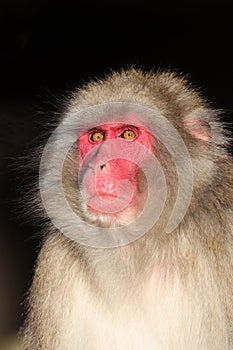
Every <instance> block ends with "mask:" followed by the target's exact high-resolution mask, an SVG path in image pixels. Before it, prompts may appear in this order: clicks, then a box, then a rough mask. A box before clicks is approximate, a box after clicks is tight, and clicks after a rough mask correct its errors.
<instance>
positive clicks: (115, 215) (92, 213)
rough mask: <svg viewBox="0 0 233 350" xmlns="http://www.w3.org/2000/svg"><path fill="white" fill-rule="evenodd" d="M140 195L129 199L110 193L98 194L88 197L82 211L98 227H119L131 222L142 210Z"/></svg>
mask: <svg viewBox="0 0 233 350" xmlns="http://www.w3.org/2000/svg"><path fill="white" fill-rule="evenodd" d="M141 197H142V196H137V197H136V196H134V197H132V198H131V200H130V201H126V200H125V199H123V198H118V197H115V196H111V195H106V194H105V195H98V196H94V197H92V198H90V199H89V201H88V202H87V203H86V205H85V208H84V211H85V213H86V216H87V217H88V218H89V219H90V220H91V222H92V223H94V224H95V225H97V226H99V227H120V226H127V225H129V224H130V223H132V222H133V221H134V220H136V219H137V217H138V216H139V215H140V213H141V212H142V210H143V202H144V201H143V200H141Z"/></svg>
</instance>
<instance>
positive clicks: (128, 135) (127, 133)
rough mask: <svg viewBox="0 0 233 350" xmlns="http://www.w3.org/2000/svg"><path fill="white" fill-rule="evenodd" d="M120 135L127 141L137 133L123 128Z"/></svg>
mask: <svg viewBox="0 0 233 350" xmlns="http://www.w3.org/2000/svg"><path fill="white" fill-rule="evenodd" d="M121 137H122V138H123V139H125V140H127V141H131V140H133V139H135V137H137V134H136V132H135V131H133V130H130V129H127V130H124V131H123V133H122V134H121Z"/></svg>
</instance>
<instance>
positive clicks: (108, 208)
mask: <svg viewBox="0 0 233 350" xmlns="http://www.w3.org/2000/svg"><path fill="white" fill-rule="evenodd" d="M131 201H132V198H126V197H125V198H123V197H120V196H117V195H114V194H107V193H100V194H97V195H95V196H92V197H90V198H89V200H88V202H87V206H88V209H89V210H90V212H92V213H102V214H109V215H114V214H117V213H120V212H122V211H124V210H125V209H126V208H128V206H129V204H130V203H131Z"/></svg>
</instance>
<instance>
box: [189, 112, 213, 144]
mask: <svg viewBox="0 0 233 350" xmlns="http://www.w3.org/2000/svg"><path fill="white" fill-rule="evenodd" d="M184 127H185V130H186V131H187V132H188V133H189V134H190V135H192V136H193V137H195V138H196V139H198V140H201V141H203V142H205V143H208V144H209V143H210V139H211V132H210V125H209V124H208V123H207V122H206V121H203V120H200V119H196V118H192V117H188V118H185V120H184Z"/></svg>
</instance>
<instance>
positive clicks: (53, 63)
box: [0, 0, 233, 340]
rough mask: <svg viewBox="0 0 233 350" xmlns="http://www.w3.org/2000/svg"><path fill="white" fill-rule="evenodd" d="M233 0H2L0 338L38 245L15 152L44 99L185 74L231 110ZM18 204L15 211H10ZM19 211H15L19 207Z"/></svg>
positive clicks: (18, 308)
mask: <svg viewBox="0 0 233 350" xmlns="http://www.w3.org/2000/svg"><path fill="white" fill-rule="evenodd" d="M230 5H231V1H223V0H219V1H201V0H195V1H194V0H191V1H172V2H168V1H148V0H144V1H142V0H138V1H133V0H132V1H130V0H128V1H127V0H126V1H123V0H118V1H116V0H109V1H104V0H100V1H91V0H87V1H84V0H83V1H78V0H76V1H70V0H63V1H62V0H60V1H59V0H58V1H52V0H51V1H46V0H31V1H29V0H20V1H16V0H15V1H13V0H8V1H7V0H5V1H1V2H0V142H1V147H0V157H1V158H0V164H1V168H0V180H1V182H0V195H1V211H0V219H1V221H0V230H1V231H0V232H1V236H0V340H1V337H3V336H4V335H6V334H9V333H10V332H15V331H17V329H18V327H19V325H20V324H21V322H22V319H23V317H21V316H20V315H21V313H22V310H23V307H22V304H21V303H22V301H23V299H24V295H25V292H26V290H27V289H28V286H29V284H30V280H31V276H32V271H33V264H34V260H35V257H36V254H37V250H38V247H39V242H40V236H39V235H38V234H37V233H36V232H37V228H36V227H35V225H33V224H32V223H30V222H27V221H26V220H23V219H22V217H20V216H19V215H18V214H17V211H21V210H23V206H24V204H23V201H24V198H23V195H22V183H21V182H22V176H23V175H22V174H21V172H20V171H17V166H18V165H17V164H18V159H20V157H21V156H22V155H24V154H25V153H26V152H28V150H29V149H30V147H31V143H33V142H34V140H36V138H37V137H38V135H39V134H40V133H41V132H42V129H43V123H46V122H47V121H48V120H49V108H48V113H47V114H46V113H44V114H41V113H38V111H40V110H41V109H42V110H44V109H45V105H46V106H50V103H47V102H48V101H49V100H51V101H53V102H52V104H53V108H54V109H56V108H57V106H56V101H57V100H56V99H55V98H54V99H53V97H52V96H56V97H57V96H60V94H62V93H63V92H64V91H68V90H70V89H73V88H74V87H75V86H80V85H81V84H82V83H83V82H86V81H88V80H89V78H91V77H101V76H103V74H104V73H105V72H108V71H109V69H119V68H120V67H125V68H126V67H128V66H130V65H132V64H133V65H135V66H136V67H142V68H144V69H149V68H155V69H157V68H171V69H176V70H178V71H179V72H184V73H188V74H189V75H190V78H191V79H192V81H193V82H194V83H195V84H196V85H198V86H200V87H201V89H202V91H203V93H204V95H205V96H206V97H207V98H208V99H209V100H210V101H211V102H212V105H213V107H214V108H221V109H224V110H225V117H224V118H225V120H226V121H229V122H230V123H231V118H232V109H233V100H232V93H233V69H232V62H233V54H232V42H233V40H232V35H233V23H232V22H233V16H232V10H231V6H230ZM16 207H17V208H16ZM16 209H17V210H16Z"/></svg>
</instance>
